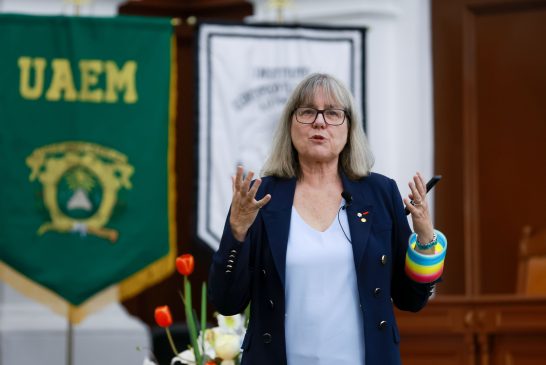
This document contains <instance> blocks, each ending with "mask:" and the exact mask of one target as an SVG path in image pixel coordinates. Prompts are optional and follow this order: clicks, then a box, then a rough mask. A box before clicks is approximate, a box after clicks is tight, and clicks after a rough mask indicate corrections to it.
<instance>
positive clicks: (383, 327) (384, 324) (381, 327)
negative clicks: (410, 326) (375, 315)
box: [379, 321, 387, 330]
mask: <svg viewBox="0 0 546 365" xmlns="http://www.w3.org/2000/svg"><path fill="white" fill-rule="evenodd" d="M385 328H387V321H381V322H379V329H380V330H384V329H385Z"/></svg>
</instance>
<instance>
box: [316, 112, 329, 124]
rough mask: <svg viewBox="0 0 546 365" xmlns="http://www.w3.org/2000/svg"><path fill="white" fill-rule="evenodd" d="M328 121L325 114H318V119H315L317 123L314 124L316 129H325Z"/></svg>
mask: <svg viewBox="0 0 546 365" xmlns="http://www.w3.org/2000/svg"><path fill="white" fill-rule="evenodd" d="M326 124H327V123H326V120H325V119H324V114H323V113H318V114H317V117H316V118H315V121H314V122H313V126H316V127H325V126H326Z"/></svg>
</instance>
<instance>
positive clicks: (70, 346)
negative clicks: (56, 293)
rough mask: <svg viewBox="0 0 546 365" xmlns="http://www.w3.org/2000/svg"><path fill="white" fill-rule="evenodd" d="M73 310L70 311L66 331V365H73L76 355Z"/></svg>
mask: <svg viewBox="0 0 546 365" xmlns="http://www.w3.org/2000/svg"><path fill="white" fill-rule="evenodd" d="M71 314H72V313H71V310H70V309H68V316H67V320H68V326H67V330H66V365H72V364H73V355H74V325H73V324H72V315H71Z"/></svg>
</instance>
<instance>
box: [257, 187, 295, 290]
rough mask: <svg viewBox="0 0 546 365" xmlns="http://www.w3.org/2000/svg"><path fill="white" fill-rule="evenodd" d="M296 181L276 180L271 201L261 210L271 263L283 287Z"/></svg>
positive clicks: (270, 192)
mask: <svg viewBox="0 0 546 365" xmlns="http://www.w3.org/2000/svg"><path fill="white" fill-rule="evenodd" d="M295 190H296V179H295V178H293V179H277V181H276V184H275V186H274V187H273V189H271V191H268V193H269V194H271V201H270V202H269V203H268V204H267V205H266V206H265V207H263V208H262V212H261V213H262V217H263V220H264V225H265V231H266V232H267V238H268V241H269V247H270V249H271V254H272V256H273V261H274V262H275V266H276V268H277V272H278V273H279V276H280V279H281V283H282V285H283V287H284V278H285V271H286V247H287V244H288V233H289V230H290V218H291V215H292V205H293V203H294V192H295Z"/></svg>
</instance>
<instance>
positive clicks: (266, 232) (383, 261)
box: [209, 74, 446, 365]
mask: <svg viewBox="0 0 546 365" xmlns="http://www.w3.org/2000/svg"><path fill="white" fill-rule="evenodd" d="M372 164H373V158H372V155H371V153H370V151H369V149H368V145H367V142H366V137H365V135H364V131H363V129H362V123H361V122H360V120H359V119H358V117H357V114H356V110H355V107H354V101H353V98H352V96H351V94H350V92H349V91H348V90H347V89H346V88H345V87H344V86H343V85H342V84H341V83H340V82H339V81H338V80H336V79H335V78H333V77H331V76H329V75H324V74H313V75H310V76H308V77H307V78H306V79H304V80H303V81H302V82H301V83H300V84H299V85H298V86H297V87H296V89H295V90H294V92H293V94H292V96H291V97H290V99H289V100H288V102H287V104H286V106H285V108H284V112H283V114H282V117H281V121H280V124H279V126H278V129H277V132H276V136H275V139H274V141H273V148H272V152H271V155H270V157H269V159H268V160H267V162H266V163H265V166H264V171H263V175H264V176H265V177H264V178H262V179H256V180H255V181H254V183H252V178H253V173H252V172H248V174H247V175H246V177H244V176H243V168H242V167H238V168H237V172H236V176H235V177H234V178H233V200H232V204H231V209H230V213H229V215H228V218H227V221H226V225H225V228H224V232H223V236H222V239H221V243H220V247H219V249H218V251H217V252H216V253H215V254H214V257H213V263H212V266H211V270H210V278H209V288H210V298H211V301H212V302H213V303H214V305H215V306H216V308H217V309H218V310H219V311H220V313H222V314H225V315H229V314H235V313H239V312H241V311H243V310H244V309H245V307H246V306H247V305H248V303H249V302H250V304H251V309H250V312H251V314H250V322H249V326H248V331H247V335H246V336H245V340H244V342H243V345H242V348H243V358H242V364H243V365H246V364H251V365H264V364H271V365H283V364H288V365H317V364H319V365H320V364H336V365H344V364H347V365H348V364H351V365H352V364H359V365H363V364H366V365H376V364H377V365H386V364H400V353H399V348H398V343H399V335H398V329H397V326H396V322H395V319H394V314H393V303H394V305H396V306H397V307H398V308H400V309H402V310H409V311H418V310H420V309H421V308H423V306H424V305H425V304H426V303H427V301H428V297H429V296H430V293H431V290H432V287H433V284H434V282H436V281H438V279H439V276H440V275H441V272H442V268H443V258H444V256H445V250H446V241H445V237H444V236H443V235H442V234H441V233H440V232H438V231H434V229H433V226H432V221H431V218H430V215H429V210H428V205H427V202H426V199H425V194H426V190H425V183H424V181H423V178H422V177H421V175H420V174H418V173H417V174H416V175H415V176H414V177H413V181H411V182H410V183H409V187H410V189H411V193H410V194H409V196H408V198H406V199H404V201H405V203H406V206H407V207H408V210H409V211H410V213H411V218H412V221H413V228H414V230H415V233H414V234H412V232H411V229H410V227H409V225H408V221H407V219H406V215H405V213H404V207H403V204H402V200H401V197H400V193H399V191H398V188H397V186H396V183H395V182H394V181H393V180H391V179H389V178H387V177H384V176H382V175H379V174H376V173H372V172H370V169H371V166H372ZM410 236H411V237H412V238H411V241H414V242H413V245H410V248H409V249H408V239H410ZM438 241H440V244H437V243H438ZM415 242H416V243H415ZM391 298H392V299H391Z"/></svg>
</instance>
